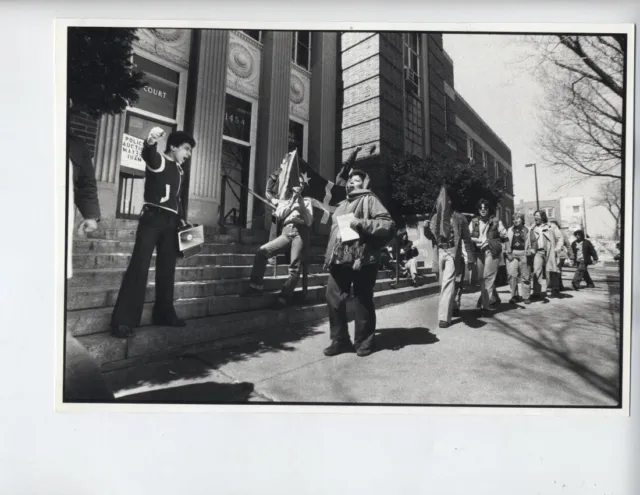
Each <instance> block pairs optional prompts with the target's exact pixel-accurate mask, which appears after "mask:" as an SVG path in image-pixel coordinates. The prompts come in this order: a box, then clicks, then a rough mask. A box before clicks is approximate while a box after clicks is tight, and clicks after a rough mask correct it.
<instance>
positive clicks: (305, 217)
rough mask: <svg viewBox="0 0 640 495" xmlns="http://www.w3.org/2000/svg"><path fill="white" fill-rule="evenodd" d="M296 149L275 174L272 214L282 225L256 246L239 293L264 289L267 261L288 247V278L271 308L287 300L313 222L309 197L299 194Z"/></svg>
mask: <svg viewBox="0 0 640 495" xmlns="http://www.w3.org/2000/svg"><path fill="white" fill-rule="evenodd" d="M296 156H297V153H296V152H295V151H294V152H293V153H291V154H289V156H288V159H287V161H286V163H285V164H284V165H283V167H282V169H281V172H280V174H279V177H278V182H279V184H278V199H277V202H273V201H272V203H273V204H274V206H275V205H276V204H277V207H276V210H275V213H274V216H275V217H276V219H277V221H278V222H279V223H281V225H282V232H281V233H280V235H278V236H277V237H276V238H275V239H273V240H270V241H269V242H267V243H266V244H264V245H262V246H260V248H259V249H258V251H257V253H256V256H255V258H254V261H253V267H252V269H251V281H250V284H249V289H248V290H247V291H246V292H245V293H244V294H243V295H244V296H251V295H255V294H261V293H262V291H263V290H264V274H265V271H266V268H267V261H268V260H269V259H270V258H273V257H274V256H277V255H278V254H282V253H284V252H287V251H288V250H289V249H290V250H291V253H290V262H289V278H288V279H287V281H286V282H285V284H284V286H283V287H282V289H281V290H280V294H279V295H278V298H277V299H276V304H275V308H274V309H280V308H283V307H285V306H287V304H289V303H290V302H291V297H292V296H293V292H294V290H295V288H296V286H297V284H298V280H299V278H300V269H301V267H302V264H303V263H304V260H305V257H306V254H307V248H308V245H309V230H310V227H311V224H312V223H313V206H312V204H311V200H310V199H309V198H305V197H303V190H304V188H305V185H304V184H303V183H302V181H301V177H300V173H299V167H298V161H297V159H296Z"/></svg>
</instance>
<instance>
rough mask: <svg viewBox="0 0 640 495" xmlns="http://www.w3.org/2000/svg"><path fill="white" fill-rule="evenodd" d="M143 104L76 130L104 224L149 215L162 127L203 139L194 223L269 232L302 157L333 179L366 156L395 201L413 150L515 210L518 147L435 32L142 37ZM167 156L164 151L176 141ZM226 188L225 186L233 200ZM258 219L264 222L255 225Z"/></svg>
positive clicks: (193, 164)
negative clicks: (472, 97) (278, 197)
mask: <svg viewBox="0 0 640 495" xmlns="http://www.w3.org/2000/svg"><path fill="white" fill-rule="evenodd" d="M138 36H139V41H137V42H136V43H135V55H134V62H135V64H136V66H137V69H138V70H139V71H142V72H143V73H144V75H145V81H146V83H147V86H146V87H145V88H144V89H143V90H141V92H140V99H139V101H138V103H137V104H136V105H135V106H134V107H131V108H127V109H126V110H125V111H124V112H123V113H122V114H120V115H115V116H104V117H102V118H101V119H100V120H99V121H97V122H95V121H92V120H91V119H90V118H88V117H87V116H86V115H80V116H76V117H74V118H73V119H72V121H71V129H72V132H74V133H75V134H76V135H78V136H80V137H81V138H83V139H84V140H85V142H86V143H87V144H88V146H89V147H90V149H91V150H92V152H93V153H94V164H95V168H96V177H97V180H98V188H99V197H100V202H101V209H102V214H103V217H104V218H137V216H138V214H139V213H140V209H141V207H142V190H143V177H144V167H143V164H142V161H141V159H140V157H139V150H140V148H141V143H142V140H143V139H144V138H145V137H146V136H147V134H148V132H149V130H150V129H151V128H152V127H154V126H159V127H162V128H163V129H165V130H166V131H167V133H169V132H170V131H172V130H175V129H184V130H186V131H188V132H190V133H192V134H193V136H194V138H195V140H196V141H197V146H196V148H195V150H194V153H193V157H192V159H191V161H190V165H189V175H188V186H187V187H188V211H189V220H190V221H192V222H196V223H203V224H205V225H213V224H215V223H217V222H218V219H219V207H220V202H221V198H223V197H224V200H225V204H224V205H223V216H224V218H225V222H226V223H228V224H236V225H240V226H245V227H247V226H255V225H258V226H261V225H264V222H263V221H262V220H260V219H264V217H263V215H264V209H263V207H262V205H261V204H260V202H259V201H257V200H254V198H253V197H252V196H251V195H249V194H247V193H246V190H245V188H243V187H240V186H238V185H237V184H235V183H233V182H229V181H227V182H226V183H225V182H224V181H222V177H223V175H228V176H229V177H231V178H232V179H234V180H235V181H237V182H238V183H240V184H242V185H244V186H245V187H247V188H250V189H253V190H255V191H256V192H257V193H259V194H264V189H265V185H266V181H267V177H268V175H269V173H271V172H272V171H273V170H274V169H276V168H277V167H278V165H279V164H280V162H281V160H282V158H283V156H284V155H285V153H287V151H289V150H290V149H292V148H293V147H295V148H297V149H298V151H299V153H300V154H301V155H302V156H303V158H305V159H306V160H307V161H308V162H309V164H310V165H311V166H312V167H314V168H315V169H316V170H317V171H318V172H319V173H320V174H321V175H322V176H324V177H326V178H328V179H333V178H334V177H335V174H336V171H337V169H338V168H339V166H340V164H341V162H342V161H343V160H344V159H346V157H347V156H348V155H349V153H350V152H351V151H352V150H353V149H354V148H355V147H356V146H362V147H363V151H362V152H361V153H360V155H359V157H358V158H359V163H358V166H359V167H362V168H364V169H366V170H367V171H368V172H369V173H370V174H371V176H372V182H373V187H374V190H376V192H378V190H377V189H379V190H380V191H381V195H384V192H383V191H382V189H383V188H384V185H385V183H386V182H385V180H386V170H387V168H388V164H389V163H390V162H391V161H393V160H395V159H398V158H400V157H402V156H403V155H405V154H408V153H411V154H416V155H418V156H422V157H426V156H436V157H451V156H455V157H458V158H459V159H460V160H465V161H466V160H471V161H473V162H474V163H476V164H477V165H478V166H483V167H485V168H487V169H488V170H489V172H490V173H491V174H495V176H496V178H502V179H504V180H505V181H506V185H507V192H508V193H507V195H506V197H505V198H504V199H503V201H502V204H501V206H500V208H499V214H500V216H501V218H502V219H503V220H505V221H506V222H507V223H510V222H511V218H512V214H513V196H512V194H513V185H512V180H513V179H512V171H511V151H510V149H509V148H508V146H507V145H506V144H505V143H504V142H503V141H502V140H501V139H500V138H499V137H498V136H497V135H496V134H495V133H494V132H493V131H492V130H491V128H490V127H489V126H488V125H487V124H486V123H485V122H484V121H483V120H482V118H481V117H480V116H479V115H478V114H477V113H476V112H475V111H474V110H473V109H472V108H471V107H470V105H469V104H468V103H467V102H465V100H464V99H463V98H462V97H461V96H460V95H459V94H458V93H457V92H456V90H455V85H454V77H453V72H454V71H453V62H452V61H451V59H450V58H449V57H448V55H447V54H446V52H445V51H444V49H443V46H442V35H441V34H435V33H399V32H385V33H353V32H349V33H338V32H315V31H311V32H310V31H296V32H285V31H233V30H189V29H184V30H182V29H140V30H138ZM163 146H164V145H163ZM223 183H224V188H225V190H224V191H223ZM254 218H256V221H253V219H254Z"/></svg>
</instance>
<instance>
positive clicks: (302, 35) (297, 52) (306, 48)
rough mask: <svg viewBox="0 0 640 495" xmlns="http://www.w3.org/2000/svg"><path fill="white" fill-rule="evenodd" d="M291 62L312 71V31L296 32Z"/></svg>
mask: <svg viewBox="0 0 640 495" xmlns="http://www.w3.org/2000/svg"><path fill="white" fill-rule="evenodd" d="M291 60H293V63H294V64H296V65H298V66H300V67H302V68H303V69H306V70H309V69H311V31H294V33H293V46H292V47H291Z"/></svg>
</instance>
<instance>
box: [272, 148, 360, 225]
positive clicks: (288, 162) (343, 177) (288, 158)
mask: <svg viewBox="0 0 640 495" xmlns="http://www.w3.org/2000/svg"><path fill="white" fill-rule="evenodd" d="M352 155H353V156H352V157H350V159H349V160H348V162H347V163H346V164H345V165H344V166H343V167H342V168H341V170H340V172H339V173H338V176H337V177H336V182H332V181H330V180H327V179H325V178H324V177H322V176H321V175H320V174H319V173H318V172H316V171H315V170H314V169H313V168H312V167H311V166H310V165H309V164H308V163H307V162H306V161H305V160H304V159H303V158H302V157H301V156H300V155H298V153H297V150H294V151H292V152H290V153H287V155H285V157H284V158H283V162H284V163H285V165H284V167H283V169H282V172H281V173H280V178H281V179H280V181H279V186H278V197H279V198H280V199H284V197H285V195H286V191H287V189H288V188H291V187H294V186H297V185H302V183H304V185H305V189H304V191H303V193H302V195H303V196H304V197H307V198H309V199H311V203H312V204H313V206H315V207H316V208H319V209H321V210H323V211H324V212H325V214H324V215H323V217H322V220H321V221H322V223H326V222H327V221H328V220H329V218H330V215H331V213H333V212H334V211H335V209H336V207H337V206H338V204H339V203H340V202H342V201H344V200H345V199H346V198H347V191H346V187H345V186H346V184H347V181H348V180H349V176H350V174H351V171H352V170H353V162H354V161H355V155H356V153H353V154H352ZM368 185H369V184H368V177H367V180H365V184H364V187H365V188H367V187H368Z"/></svg>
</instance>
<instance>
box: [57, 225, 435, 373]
mask: <svg viewBox="0 0 640 495" xmlns="http://www.w3.org/2000/svg"><path fill="white" fill-rule="evenodd" d="M136 226H137V222H136V221H123V220H115V221H113V220H112V221H107V222H104V221H103V222H101V228H100V230H99V231H98V232H97V233H95V234H93V235H91V237H90V238H88V239H80V238H76V239H75V240H74V255H73V267H74V270H73V272H74V276H73V278H72V279H71V280H69V281H68V284H67V315H66V316H67V318H66V328H67V331H68V332H70V333H71V334H72V335H74V336H75V337H77V338H78V340H79V341H80V342H81V343H82V344H84V345H85V347H87V349H88V350H89V352H90V353H91V354H92V355H93V356H94V357H95V358H96V360H97V361H98V363H99V364H100V365H101V366H102V367H103V369H105V370H108V369H116V368H120V367H125V366H131V365H135V364H137V363H139V362H145V361H151V360H155V359H164V358H166V357H169V356H172V355H180V354H182V353H184V352H187V351H189V350H192V351H194V350H196V349H198V350H202V349H204V348H212V347H213V348H218V347H224V346H225V345H234V344H233V342H235V340H237V339H238V338H247V336H248V335H253V336H254V338H259V333H260V331H261V330H263V329H266V328H273V327H276V328H277V326H283V325H289V324H292V323H300V324H302V323H304V322H309V321H313V320H317V319H319V318H323V317H326V316H328V311H327V308H326V304H324V295H325V286H326V283H327V279H328V274H327V273H324V272H323V270H322V264H323V254H324V249H325V243H326V240H325V239H314V240H313V241H312V246H311V252H310V259H309V260H308V263H309V264H308V273H309V276H308V290H307V294H306V298H305V299H304V300H302V279H301V281H300V284H299V286H298V289H297V290H296V303H295V304H294V305H293V306H292V307H290V308H287V309H285V310H280V311H274V310H272V309H270V307H271V305H272V304H273V303H274V302H275V299H276V296H277V292H278V290H279V289H280V287H281V286H282V284H283V283H284V281H285V280H286V278H287V265H286V264H285V260H284V257H283V256H281V257H278V264H277V265H276V266H269V267H268V268H267V272H266V277H265V293H264V294H263V295H261V296H253V297H240V296H239V295H240V294H241V293H242V292H244V291H245V290H246V289H247V288H248V284H249V275H250V272H251V265H252V263H253V256H254V254H255V252H256V250H257V248H258V247H259V246H260V245H261V244H262V243H264V242H265V241H266V238H267V234H266V233H263V232H253V231H249V230H246V229H231V230H227V231H226V232H225V233H221V232H220V231H219V229H218V228H211V227H207V228H205V238H206V243H205V245H204V249H203V252H202V254H199V255H197V256H194V257H193V258H190V259H187V260H179V261H178V266H177V268H176V290H175V297H176V301H175V307H176V311H177V313H178V315H179V316H180V317H183V318H186V319H187V320H190V321H189V322H188V325H187V327H186V328H168V327H157V326H150V323H151V309H152V306H153V300H154V281H155V275H154V266H155V254H154V259H153V260H152V264H151V270H150V273H149V283H148V286H147V294H146V299H145V300H146V303H145V307H144V310H143V315H142V322H141V328H139V329H138V330H137V332H136V335H135V336H134V337H133V338H131V339H117V338H113V337H111V336H110V335H109V322H110V318H111V313H112V311H113V306H114V304H115V301H116V298H117V296H118V290H119V288H120V282H121V280H122V277H123V275H124V272H125V270H126V267H127V265H128V263H129V259H130V254H131V251H132V249H133V241H134V239H135V229H136ZM420 274H421V276H422V284H421V285H420V286H419V287H413V286H412V285H411V283H410V281H409V280H408V279H400V283H399V284H398V287H396V288H395V289H394V288H392V282H394V280H393V279H391V278H389V274H387V273H386V272H380V273H379V274H378V281H377V283H376V287H375V301H376V306H377V307H381V306H385V305H388V304H394V303H399V302H403V301H407V300H409V299H412V298H415V297H420V296H423V295H427V294H432V293H435V292H437V291H438V286H437V281H436V279H435V276H434V275H433V274H431V270H430V269H426V268H423V267H421V268H420ZM256 335H257V337H256Z"/></svg>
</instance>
